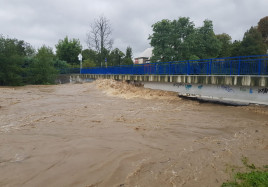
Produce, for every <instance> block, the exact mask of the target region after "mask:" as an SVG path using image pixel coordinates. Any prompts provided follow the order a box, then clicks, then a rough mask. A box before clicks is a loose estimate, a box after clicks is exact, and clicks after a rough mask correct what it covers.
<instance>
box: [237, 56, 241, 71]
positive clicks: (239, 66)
mask: <svg viewBox="0 0 268 187" xmlns="http://www.w3.org/2000/svg"><path fill="white" fill-rule="evenodd" d="M240 70H241V57H239V60H238V72H237V74H238V76H239V75H240Z"/></svg>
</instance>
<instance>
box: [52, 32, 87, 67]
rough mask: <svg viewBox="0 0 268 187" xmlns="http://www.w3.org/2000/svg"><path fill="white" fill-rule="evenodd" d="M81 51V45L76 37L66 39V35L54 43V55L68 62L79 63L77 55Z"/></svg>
mask: <svg viewBox="0 0 268 187" xmlns="http://www.w3.org/2000/svg"><path fill="white" fill-rule="evenodd" d="M81 51H82V45H81V44H80V41H79V40H78V39H68V36H66V37H65V38H64V39H63V40H59V42H58V44H56V55H57V57H58V58H59V59H60V60H63V61H66V62H67V63H69V64H72V65H77V64H79V60H78V55H79V53H81Z"/></svg>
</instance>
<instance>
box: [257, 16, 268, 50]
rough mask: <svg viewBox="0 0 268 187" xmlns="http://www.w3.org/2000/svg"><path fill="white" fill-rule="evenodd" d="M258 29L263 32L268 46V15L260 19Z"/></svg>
mask: <svg viewBox="0 0 268 187" xmlns="http://www.w3.org/2000/svg"><path fill="white" fill-rule="evenodd" d="M258 31H259V32H260V33H261V35H262V38H263V41H264V42H265V43H266V45H267V46H268V16H266V17H264V18H262V19H260V21H259V23H258Z"/></svg>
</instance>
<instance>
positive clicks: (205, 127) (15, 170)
mask: <svg viewBox="0 0 268 187" xmlns="http://www.w3.org/2000/svg"><path fill="white" fill-rule="evenodd" d="M267 135H268V115H267V109H266V108H259V107H253V108H250V107H231V106H221V105H215V104H209V103H202V104H200V103H198V102H196V101H188V100H182V99H180V98H178V97H177V96H176V94H174V93H170V92H163V91H154V90H148V89H144V88H136V87H132V86H130V85H127V84H125V83H117V82H114V81H105V80H101V81H97V82H95V83H85V84H65V85H52V86H24V87H15V88H13V87H0V186H137V187H139V186H140V187H145V186H146V187H147V186H154V187H158V186H159V187H160V186H161V187H162V186H220V185H221V184H222V182H224V181H226V180H228V179H230V177H231V176H230V175H231V174H230V172H231V171H230V170H231V168H233V167H235V168H238V169H239V168H242V166H243V164H242V162H241V158H242V157H247V158H248V160H249V161H250V162H251V163H254V164H255V165H256V166H260V167H261V166H263V165H267V164H268V138H267Z"/></svg>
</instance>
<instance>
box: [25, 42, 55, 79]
mask: <svg viewBox="0 0 268 187" xmlns="http://www.w3.org/2000/svg"><path fill="white" fill-rule="evenodd" d="M54 63H55V55H54V54H53V50H52V48H50V47H47V46H42V47H41V48H40V49H38V52H37V54H36V56H35V59H34V62H33V63H31V65H30V68H29V75H28V80H29V82H30V83H31V84H54V83H55V79H56V76H57V74H58V72H57V70H56V69H55V66H54Z"/></svg>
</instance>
